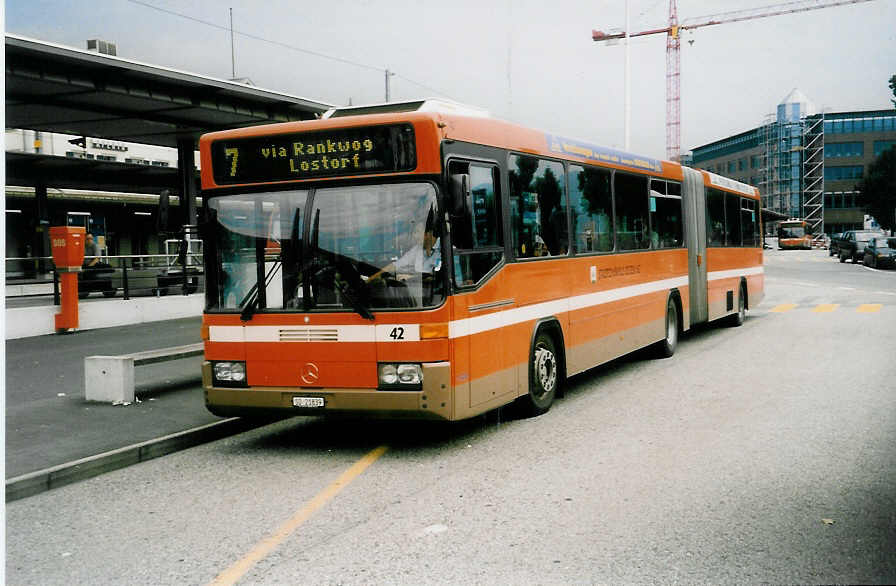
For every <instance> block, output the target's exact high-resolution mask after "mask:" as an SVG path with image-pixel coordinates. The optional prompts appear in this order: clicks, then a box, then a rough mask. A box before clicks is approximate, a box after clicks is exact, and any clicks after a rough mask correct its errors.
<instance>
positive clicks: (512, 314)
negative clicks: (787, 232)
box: [209, 267, 762, 342]
mask: <svg viewBox="0 0 896 586" xmlns="http://www.w3.org/2000/svg"><path fill="white" fill-rule="evenodd" d="M758 273H762V267H755V268H752V269H740V270H735V271H720V272H716V273H710V274H709V277H708V278H709V280H716V279H721V278H728V277H730V276H740V275H750V274H758ZM687 285H688V277H687V276H686V275H683V276H680V277H674V278H671V279H663V280H660V281H652V282H649V283H641V284H639V285H631V286H628V287H619V288H616V289H609V290H607V291H597V292H595V293H586V294H584V295H577V296H574V297H566V298H563V299H555V300H553V301H545V302H543V303H534V304H532V305H526V306H524V307H516V308H512V309H506V310H503V311H496V312H494V313H490V314H487V315H480V316H476V317H470V318H464V319H458V320H454V321H451V322H450V323H449V325H448V328H449V334H448V336H449V337H450V338H460V337H463V336H469V335H471V334H478V333H481V332H487V331H490V330H495V329H499V328H502V327H506V326H509V325H514V324H519V323H524V322H528V321H532V320H536V319H541V318H544V317H549V316H553V315H558V314H563V313H568V312H570V311H576V310H580V309H586V308H589V307H596V306H599V305H603V304H606V303H612V302H614V301H622V300H625V299H631V298H634V297H640V296H642V295H649V294H651V293H658V292H660V291H668V290H669V289H673V288H675V287H685V286H687ZM396 326H401V327H404V328H406V330H407V334H409V335H407V334H406V335H405V336H404V338H403V340H404V341H416V340H419V339H420V338H419V325H417V324H384V325H369V326H332V325H330V326H209V340H210V341H212V342H278V341H280V337H281V333H280V332H281V330H288V331H293V332H295V331H301V332H304V333H306V334H307V335H308V338H309V340H306V341H312V339H313V338H314V335H315V333H321V332H325V331H326V332H332V331H333V330H336V332H337V333H338V335H337V336H336V339H338V340H339V341H340V342H373V341H375V340H376V341H389V342H392V341H398V340H396V339H395V338H393V337H392V336H391V335H390V334H391V333H392V330H393V329H394V328H395V327H396ZM293 340H294V341H302V340H301V337H299V338H298V339H297V338H293Z"/></svg>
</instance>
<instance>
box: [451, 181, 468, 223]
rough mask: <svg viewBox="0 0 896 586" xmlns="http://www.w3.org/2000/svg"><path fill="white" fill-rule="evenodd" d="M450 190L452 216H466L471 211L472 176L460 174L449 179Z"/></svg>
mask: <svg viewBox="0 0 896 586" xmlns="http://www.w3.org/2000/svg"><path fill="white" fill-rule="evenodd" d="M448 190H449V193H450V195H451V214H452V215H454V216H461V215H464V214H465V213H466V212H467V211H468V210H469V209H470V204H469V199H470V197H471V195H472V194H471V191H470V175H469V174H467V173H458V174H456V175H451V176H449V178H448Z"/></svg>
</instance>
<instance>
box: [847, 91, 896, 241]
mask: <svg viewBox="0 0 896 586" xmlns="http://www.w3.org/2000/svg"><path fill="white" fill-rule="evenodd" d="M894 81H896V76H893V80H891V84H892V83H893V82H894ZM856 188H857V189H858V190H859V191H860V192H861V193H862V197H863V198H864V200H865V209H866V211H867V212H868V213H869V214H871V215H872V216H874V219H875V220H877V222H878V223H879V224H880V225H881V227H882V228H884V229H886V230H892V229H896V217H894V214H896V146H891V147H890V148H888V149H887V150H885V151H884V152H882V153H881V154H880V156H879V157H877V158H876V159H875V160H874V162H873V163H871V164H870V165H868V170H867V171H866V172H865V176H864V177H863V178H862V181H861V182H860V183H859V184H858V185H857V186H856Z"/></svg>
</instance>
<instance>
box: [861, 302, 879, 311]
mask: <svg viewBox="0 0 896 586" xmlns="http://www.w3.org/2000/svg"><path fill="white" fill-rule="evenodd" d="M881 307H883V305H882V304H880V303H866V304H864V305H860V306H859V307H858V308H856V311H857V312H859V313H877V312H878V311H880V309H881Z"/></svg>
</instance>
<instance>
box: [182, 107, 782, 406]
mask: <svg viewBox="0 0 896 586" xmlns="http://www.w3.org/2000/svg"><path fill="white" fill-rule="evenodd" d="M396 123H408V124H411V125H412V126H413V129H414V133H415V136H416V155H417V161H416V167H415V168H414V169H413V170H411V171H407V172H400V173H382V174H373V175H365V176H364V177H363V179H364V181H371V180H374V179H381V180H383V181H394V180H396V179H406V178H408V177H413V176H425V177H444V176H445V174H446V172H447V158H448V155H447V154H446V152H447V150H448V147H449V146H450V147H451V148H453V149H455V150H454V151H453V152H454V153H455V154H454V155H453V156H457V154H456V153H457V152H458V151H457V149H461V148H463V147H462V145H467V144H468V145H476V146H487V147H494V148H497V149H501V150H502V151H504V153H505V156H509V155H510V154H521V155H532V156H535V157H539V158H543V159H546V160H552V161H559V162H561V163H563V164H564V165H566V167H565V168H566V169H568V166H569V165H584V166H587V167H589V168H598V169H607V170H617V171H621V172H624V173H627V174H634V175H642V176H646V177H653V178H656V179H664V180H668V181H671V182H676V183H678V182H681V183H683V184H684V185H685V188H686V189H691V188H689V187H688V185H691V186H697V187H693V189H694V190H695V192H697V191H696V190H697V189H698V188H699V190H700V191H699V193H701V194H702V190H703V186H709V185H710V184H713V185H714V188H715V189H717V190H718V191H719V192H721V193H725V194H732V195H737V196H738V197H740V198H742V199H747V200H751V201H753V202H755V203H754V206H753V210H754V221H755V223H756V224H755V225H756V226H757V227H758V226H759V219H758V214H759V194H758V190H756V189H755V188H752V187H749V186H746V185H743V184H737V183H736V182H733V181H730V180H724V178H719V177H718V176H714V175H711V174H709V173H706V172H700V171H694V170H692V169H686V168H685V167H682V166H681V165H679V164H678V163H674V162H668V161H662V162H661V164H660V165H659V168H656V169H653V170H640V171H639V170H633V168H632V166H631V164H630V162H626V161H625V160H621V159H620V160H616V161H614V160H611V157H610V158H608V160H599V161H596V160H595V157H594V156H589V155H588V154H581V155H580V154H577V148H578V147H576V148H572V147H570V148H569V149H567V148H566V146H561V147H560V148H559V149H558V148H552V146H551V144H550V143H549V141H550V140H551V135H547V134H545V133H543V132H539V131H535V130H530V129H526V128H522V127H519V126H516V125H513V124H510V123H507V122H503V121H499V120H493V119H488V118H479V117H465V116H458V115H449V114H442V113H429V112H427V113H420V112H405V113H395V114H372V115H365V116H354V117H343V118H330V119H324V120H319V121H310V122H295V123H284V124H277V125H271V126H261V127H252V128H246V129H240V130H234V131H225V132H218V133H212V134H209V135H205V136H203V137H202V138H201V140H200V156H201V169H202V175H201V176H202V188H203V193H204V196H205V197H214V196H217V194H218V191H219V190H220V189H222V188H223V189H226V190H228V191H226V192H224V193H230V192H231V191H239V190H240V189H249V188H251V189H271V188H276V187H282V186H284V185H295V186H296V187H297V188H299V187H302V186H303V185H304V184H309V185H315V186H319V187H320V186H325V185H327V184H328V183H331V182H336V181H338V182H341V184H344V183H345V182H346V181H347V179H346V177H344V176H340V177H333V178H327V177H321V178H316V179H313V180H308V181H304V180H298V181H272V182H268V183H254V182H253V183H251V184H249V183H246V184H242V185H234V184H227V185H219V184H217V183H216V182H215V179H214V176H213V172H212V167H213V161H212V155H211V145H212V143H213V142H214V141H217V140H222V139H230V140H232V139H238V138H246V137H262V136H272V135H276V134H285V133H296V132H305V131H309V132H310V131H320V130H329V129H344V128H360V127H365V126H371V125H387V124H396ZM577 144H578V143H577ZM470 158H471V159H472V160H476V156H475V155H471V156H470ZM564 180H565V179H564ZM502 185H504V183H502ZM569 189H570V188H569V186H567V188H566V194H567V198H568V194H569ZM682 191H685V189H683V190H682ZM502 197H503V196H502ZM688 197H690V196H688ZM700 197H701V198H702V197H703V196H702V195H700ZM502 201H503V200H502ZM566 201H567V202H568V199H567V200H566ZM682 201H683V203H684V205H685V206H691V207H693V208H694V209H693V210H690V211H688V210H685V211H684V212H683V213H684V216H685V218H684V223H685V226H684V231H685V240H686V241H688V246H682V247H678V248H669V249H658V250H654V249H649V250H639V251H633V252H610V253H590V254H575V255H574V254H568V255H565V256H553V257H550V258H547V259H516V258H513V257H511V258H507V256H506V255H505V257H504V259H503V261H502V262H500V263H499V265H498V267H497V269H496V270H494V271H493V272H492V273H490V275H489V277H488V278H487V279H485V280H483V281H482V282H481V283H480V284H479V285H478V286H477V287H475V288H474V289H467V290H456V291H453V292H451V293H450V294H448V296H447V298H446V301H445V302H444V303H443V304H441V305H440V306H439V307H435V308H433V309H427V310H421V311H413V310H410V311H408V310H406V311H395V312H389V311H375V312H374V313H375V320H373V321H370V320H367V319H364V318H363V317H362V316H361V315H358V314H357V313H354V312H346V311H339V312H331V313H326V312H277V313H272V312H264V313H261V312H259V313H256V314H255V315H253V316H252V317H251V319H250V320H248V321H242V320H241V317H240V315H239V314H237V313H233V312H231V313H227V312H224V313H219V312H208V311H207V312H206V313H205V314H204V316H203V330H204V336H205V337H206V340H205V363H204V365H203V385H204V388H205V396H206V403H207V406H208V408H209V409H210V410H211V411H212V412H214V413H217V414H220V415H251V414H253V413H259V414H261V413H267V412H271V411H277V412H281V413H282V412H286V413H291V414H297V415H299V414H302V415H306V414H307V415H319V414H329V413H344V412H350V413H366V414H370V415H375V416H383V417H421V418H432V419H443V420H458V419H465V418H469V417H473V416H476V415H478V414H481V413H484V412H486V411H489V410H492V409H495V408H497V407H500V406H502V405H505V404H508V403H511V402H513V401H514V400H517V399H519V398H521V397H524V396H526V395H527V393H529V392H530V386H531V384H532V380H531V379H532V377H533V366H532V356H533V340H534V339H535V337H536V335H537V334H538V333H539V332H547V333H548V335H550V336H552V337H553V340H554V343H555V344H554V345H555V346H556V348H557V354H558V356H559V362H558V364H559V367H558V368H559V372H558V376H561V377H562V376H568V375H573V374H576V373H579V372H582V371H585V370H587V369H589V368H592V367H594V366H596V365H599V364H602V363H605V362H607V361H610V360H613V359H615V358H617V357H619V356H622V355H625V354H628V353H630V352H632V351H635V350H637V349H640V348H643V347H646V346H649V345H651V344H655V343H657V342H661V341H662V340H664V339H665V337H666V335H667V308H668V306H669V304H670V303H672V304H674V305H675V306H676V307H677V312H678V316H679V327H678V329H679V330H680V331H686V330H688V329H690V328H691V327H692V326H693V325H694V324H696V323H699V322H705V321H712V320H716V319H719V318H724V317H728V318H735V317H737V314H738V311H739V307H740V306H739V304H742V305H743V306H744V307H745V308H746V307H752V306H755V305H756V304H758V303H759V301H761V299H762V295H763V283H764V281H763V279H764V274H763V270H762V262H763V259H762V249H761V245H760V244H759V243H758V240H757V241H754V242H751V243H750V245H745V246H725V247H713V246H711V245H708V244H706V243H705V242H704V244H703V246H699V245H697V244H696V243H698V242H699V241H700V238H701V236H700V235H701V234H702V231H703V228H701V227H700V226H701V225H702V226H705V223H704V219H703V213H699V209H700V208H699V207H698V206H697V204H695V203H694V202H693V201H692V200H690V199H687V200H686V199H685V198H683V199H682ZM689 214H690V220H688V215H689ZM695 218H696V219H695ZM688 222H690V223H688ZM758 229H759V232H758V233H759V234H761V227H759V228H758ZM571 233H572V232H571V231H570V234H571ZM703 237H704V240H705V234H703ZM507 238H509V236H507V235H505V242H504V246H505V247H507V248H508V249H509V247H510V244H509V243H507ZM691 241H693V242H694V243H695V244H694V245H693V246H691V245H690V242H691ZM695 299H696V300H698V301H697V303H694V301H693V300H695ZM396 328H401V330H402V332H404V333H405V336H404V339H402V340H400V341H399V340H396V339H395V338H394V333H395V331H396ZM390 335H391V337H390ZM216 361H244V362H245V364H246V386H245V387H243V388H229V387H222V386H220V385H216V384H214V382H213V371H212V368H213V367H212V365H213V363H215V362H216ZM388 362H397V363H419V364H420V365H421V366H422V372H423V381H422V386H421V388H420V389H419V390H415V391H406V390H392V389H382V388H378V387H379V386H380V385H379V384H378V371H377V364H378V363H388ZM297 398H309V399H317V398H323V401H322V406H321V407H296V406H295V404H296V399H297Z"/></svg>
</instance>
